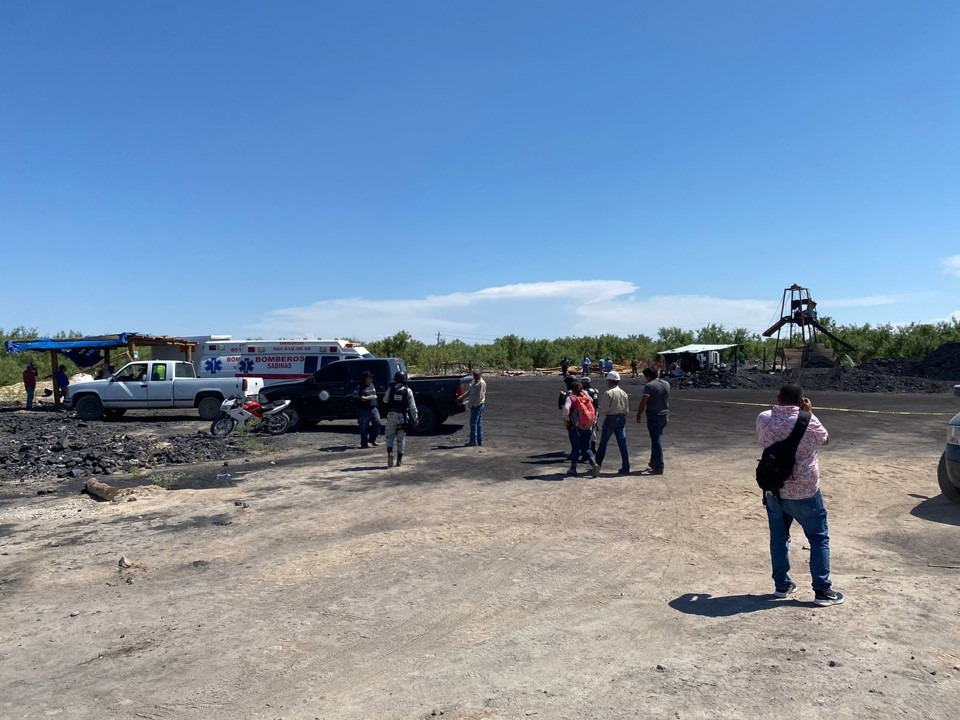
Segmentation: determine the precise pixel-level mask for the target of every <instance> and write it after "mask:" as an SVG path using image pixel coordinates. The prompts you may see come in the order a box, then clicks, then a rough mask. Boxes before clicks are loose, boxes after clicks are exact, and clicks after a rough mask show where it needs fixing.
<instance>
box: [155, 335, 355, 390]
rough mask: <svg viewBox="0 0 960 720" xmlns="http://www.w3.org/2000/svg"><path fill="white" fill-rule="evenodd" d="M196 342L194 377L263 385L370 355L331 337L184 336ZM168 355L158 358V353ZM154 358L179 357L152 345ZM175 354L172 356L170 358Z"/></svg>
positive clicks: (299, 377)
mask: <svg viewBox="0 0 960 720" xmlns="http://www.w3.org/2000/svg"><path fill="white" fill-rule="evenodd" d="M185 339H187V340H192V341H194V342H196V343H197V345H196V348H195V349H194V351H193V365H194V367H195V368H196V370H197V377H201V378H208V377H241V378H242V377H251V378H253V377H256V378H263V382H264V385H270V384H272V383H275V382H279V381H281V380H302V379H304V378H308V377H310V376H311V375H313V374H314V373H315V372H316V371H317V370H319V369H320V368H322V367H324V366H326V365H329V364H330V363H332V362H336V361H337V360H351V359H356V358H372V357H373V355H372V354H370V352H368V351H367V349H366V348H365V347H363V346H362V345H358V344H356V343H352V342H349V341H347V340H341V339H339V338H335V339H333V340H324V339H323V338H304V339H299V340H234V339H233V338H232V337H231V336H230V335H204V336H200V337H191V338H185ZM167 354H169V355H171V357H160V355H167ZM153 355H154V359H155V360H183V359H184V357H183V353H182V352H180V351H179V350H178V349H177V348H176V347H155V348H153ZM173 355H176V357H173Z"/></svg>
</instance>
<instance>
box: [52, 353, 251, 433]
mask: <svg viewBox="0 0 960 720" xmlns="http://www.w3.org/2000/svg"><path fill="white" fill-rule="evenodd" d="M262 389H263V379H262V378H249V377H246V378H237V377H225V378H198V377H197V373H196V370H195V369H194V367H193V365H192V364H191V363H188V362H182V361H178V360H147V361H139V362H132V363H129V364H127V365H124V366H123V367H122V368H120V369H119V370H118V371H117V372H116V373H114V375H113V377H111V378H109V379H106V380H93V381H91V382H85V383H77V384H75V385H70V386H69V387H68V388H67V397H66V399H65V401H64V402H65V405H66V406H67V407H68V408H69V407H72V408H73V409H74V410H76V411H77V415H78V416H79V417H80V418H81V419H82V420H99V419H100V418H102V417H104V416H106V417H107V418H108V419H109V418H118V417H120V416H121V415H123V413H125V412H126V411H127V410H131V409H145V410H146V409H163V408H189V407H195V408H197V411H198V412H199V414H200V418H201V419H203V420H213V419H214V418H215V417H217V415H219V414H220V403H221V402H223V400H224V399H226V398H228V397H233V396H234V395H253V396H256V395H257V393H259V392H260V390H262Z"/></svg>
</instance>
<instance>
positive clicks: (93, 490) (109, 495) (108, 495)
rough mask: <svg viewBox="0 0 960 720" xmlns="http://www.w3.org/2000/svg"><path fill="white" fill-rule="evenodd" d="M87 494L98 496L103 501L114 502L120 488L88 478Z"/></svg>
mask: <svg viewBox="0 0 960 720" xmlns="http://www.w3.org/2000/svg"><path fill="white" fill-rule="evenodd" d="M86 489H87V492H88V493H90V494H91V495H96V496H97V497H98V498H100V499H102V500H111V501H112V500H113V499H114V498H115V497H116V496H117V493H118V492H119V489H118V488H115V487H113V486H112V485H107V484H106V483H105V482H100V481H99V480H96V479H94V478H88V479H87V484H86Z"/></svg>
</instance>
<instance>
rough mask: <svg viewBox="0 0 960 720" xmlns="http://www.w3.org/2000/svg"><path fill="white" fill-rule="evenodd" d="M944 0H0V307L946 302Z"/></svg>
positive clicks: (176, 323) (302, 332) (954, 103)
mask: <svg viewBox="0 0 960 720" xmlns="http://www.w3.org/2000/svg"><path fill="white" fill-rule="evenodd" d="M957 47H960V5H958V4H957V3H954V2H924V3H906V2H883V1H876V0H871V1H869V2H845V3H836V2H792V3H791V2H783V3H771V2H732V3H718V2H683V3H677V2H606V3H583V2H562V1H560V2H558V1H555V0H551V1H550V2H516V1H515V0H511V1H504V2H439V1H437V2H408V3H396V2H373V1H371V2H364V3H331V2H283V3H249V2H203V3H188V2H138V3H130V2H106V1H101V2H97V3H85V4H78V3H74V2H45V3H4V4H3V5H2V7H0V98H2V99H3V112H0V241H2V243H3V247H4V254H3V256H4V259H5V261H6V262H5V263H4V264H5V266H6V272H5V273H4V279H3V283H2V286H0V287H2V291H0V299H2V302H0V327H3V328H7V329H9V328H12V327H15V326H19V325H24V326H27V327H37V328H38V329H40V331H41V332H44V333H47V332H54V331H56V330H61V329H78V330H82V331H83V332H86V333H90V334H93V333H106V332H117V331H138V332H151V333H158V334H171V335H173V334H181V335H196V334H207V333H231V334H233V335H234V336H235V337H238V336H244V335H251V336H260V337H297V336H317V335H320V336H324V337H332V336H348V337H357V338H361V339H366V340H372V339H376V338H378V337H383V336H384V335H388V334H392V333H394V332H396V331H397V330H400V329H406V330H408V331H410V332H411V333H413V334H414V335H415V336H417V337H419V338H421V339H424V340H426V339H429V338H431V337H435V336H436V333H437V332H438V331H440V332H442V333H443V335H444V336H445V337H447V338H449V339H453V338H454V337H460V338H462V339H464V340H467V341H486V340H490V339H493V338H495V337H498V336H501V335H504V334H507V333H511V332H513V333H517V334H519V335H523V336H527V337H556V336H561V335H589V334H596V333H603V332H613V333H618V334H630V333H638V332H645V333H648V334H655V333H656V329H657V328H658V327H660V326H664V325H679V326H681V327H690V328H692V329H695V328H697V327H700V326H702V325H704V324H706V323H708V322H720V323H723V324H725V325H728V326H731V327H732V326H743V327H747V328H749V329H751V330H755V331H760V330H763V329H764V328H765V327H766V326H767V325H768V324H769V322H770V321H771V319H772V318H773V316H774V314H775V312H776V310H777V308H778V306H779V299H780V294H781V292H782V290H783V288H784V287H787V286H788V285H790V284H792V283H794V282H796V283H800V284H802V285H805V286H808V287H809V288H811V290H812V292H813V295H814V297H815V298H816V299H817V300H818V301H819V303H820V310H821V312H822V314H825V315H830V316H831V317H833V318H835V319H836V320H837V321H838V322H841V323H864V322H871V323H883V322H894V323H906V322H911V321H919V322H923V321H932V320H937V319H946V318H948V317H951V316H956V317H960V297H958V290H960V242H958V238H960V142H958V141H960V137H958V134H960V66H958V63H957V52H956V48H957Z"/></svg>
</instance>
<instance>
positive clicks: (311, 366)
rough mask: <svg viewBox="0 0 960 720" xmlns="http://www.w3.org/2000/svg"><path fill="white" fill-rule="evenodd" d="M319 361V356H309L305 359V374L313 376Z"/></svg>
mask: <svg viewBox="0 0 960 720" xmlns="http://www.w3.org/2000/svg"><path fill="white" fill-rule="evenodd" d="M319 359H320V358H319V356H317V355H307V356H306V357H305V358H304V359H303V372H305V373H307V374H309V375H313V374H314V373H315V372H316V371H317V361H318V360H319Z"/></svg>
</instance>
